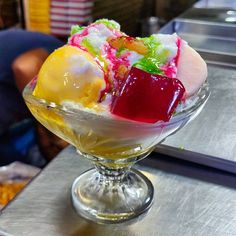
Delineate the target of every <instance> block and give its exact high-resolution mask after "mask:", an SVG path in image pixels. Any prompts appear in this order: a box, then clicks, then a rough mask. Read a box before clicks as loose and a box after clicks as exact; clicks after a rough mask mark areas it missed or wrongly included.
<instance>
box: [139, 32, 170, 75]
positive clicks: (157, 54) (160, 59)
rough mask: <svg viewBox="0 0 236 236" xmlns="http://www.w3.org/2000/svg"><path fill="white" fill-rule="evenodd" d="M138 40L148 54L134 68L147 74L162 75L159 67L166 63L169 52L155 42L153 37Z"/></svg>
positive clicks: (155, 39)
mask: <svg viewBox="0 0 236 236" xmlns="http://www.w3.org/2000/svg"><path fill="white" fill-rule="evenodd" d="M139 39H140V40H142V41H143V42H144V44H145V46H147V47H148V53H147V54H146V55H145V56H144V57H143V58H142V59H140V60H139V61H138V62H136V63H135V64H134V66H135V67H137V68H139V69H141V70H144V71H146V72H148V73H152V74H161V75H163V71H162V70H161V66H162V65H164V64H165V63H166V62H167V58H168V55H169V53H170V52H169V50H168V49H167V48H165V47H164V46H163V45H162V44H161V43H160V42H159V41H158V40H157V38H156V36H155V35H151V36H150V37H147V38H139Z"/></svg>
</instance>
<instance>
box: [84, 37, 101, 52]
mask: <svg viewBox="0 0 236 236" xmlns="http://www.w3.org/2000/svg"><path fill="white" fill-rule="evenodd" d="M81 44H82V46H84V47H85V48H86V49H87V50H88V51H89V52H90V53H91V54H92V55H93V56H98V54H99V49H97V48H95V47H94V46H93V45H92V44H91V43H90V40H89V39H88V38H84V39H83V40H82V43H81Z"/></svg>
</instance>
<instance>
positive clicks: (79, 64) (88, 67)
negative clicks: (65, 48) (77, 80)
mask: <svg viewBox="0 0 236 236" xmlns="http://www.w3.org/2000/svg"><path fill="white" fill-rule="evenodd" d="M69 65H70V67H69V68H68V69H69V72H70V73H71V74H73V75H83V74H92V75H93V76H91V78H93V77H94V76H97V77H100V78H103V72H102V70H101V69H100V68H99V67H98V66H97V65H96V64H93V63H91V62H89V61H88V60H86V58H85V57H84V56H82V55H73V56H71V57H70V58H69ZM88 79H89V76H88Z"/></svg>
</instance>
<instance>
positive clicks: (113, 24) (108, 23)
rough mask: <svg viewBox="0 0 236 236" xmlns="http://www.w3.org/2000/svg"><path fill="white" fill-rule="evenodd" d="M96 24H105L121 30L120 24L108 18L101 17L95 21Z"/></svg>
mask: <svg viewBox="0 0 236 236" xmlns="http://www.w3.org/2000/svg"><path fill="white" fill-rule="evenodd" d="M94 23H95V24H104V25H106V26H107V27H108V28H110V29H116V30H120V24H119V23H117V22H116V21H114V20H108V19H99V20H96V21H95V22H94Z"/></svg>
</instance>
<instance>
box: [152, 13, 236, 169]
mask: <svg viewBox="0 0 236 236" xmlns="http://www.w3.org/2000/svg"><path fill="white" fill-rule="evenodd" d="M219 11H222V10H219ZM193 12H194V11H193V9H190V10H189V11H187V12H186V13H184V14H183V15H182V16H180V17H179V18H176V19H174V20H173V21H171V22H170V23H168V24H167V25H166V26H164V27H163V28H162V29H161V30H160V32H161V33H173V32H176V33H178V34H179V35H180V36H181V37H182V38H183V39H185V40H186V41H188V43H189V44H190V45H191V46H192V47H193V48H195V49H196V50H197V51H198V52H199V53H200V54H201V56H202V57H203V58H204V59H205V60H206V61H207V62H208V81H209V84H210V90H211V96H210V99H209V101H208V102H207V104H206V106H205V107H204V109H203V111H202V112H201V114H200V115H199V116H198V117H197V118H196V119H195V120H194V121H193V122H191V123H190V124H189V125H187V126H186V127H184V128H183V129H181V130H180V131H178V132H177V133H176V134H174V135H173V136H171V137H168V138H167V139H166V141H165V142H164V143H163V144H164V145H160V146H158V147H157V149H156V151H157V152H160V153H164V154H167V155H170V156H174V157H178V158H181V159H185V160H189V161H193V162H197V163H200V164H204V165H208V166H212V167H215V168H219V169H222V170H227V171H230V172H233V173H236V123H235V121H236V105H235V104H236V92H235V91H236V25H233V24H221V23H219V22H209V21H206V20H205V21H204V20H200V16H199V20H197V19H196V18H197V15H195V18H194V20H193V19H190V18H191V13H192V14H193ZM223 12H224V11H223ZM206 13H207V11H206V12H204V14H206ZM204 14H202V15H204ZM181 17H182V18H181ZM187 17H189V18H187ZM204 19H207V17H205V18H204Z"/></svg>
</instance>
